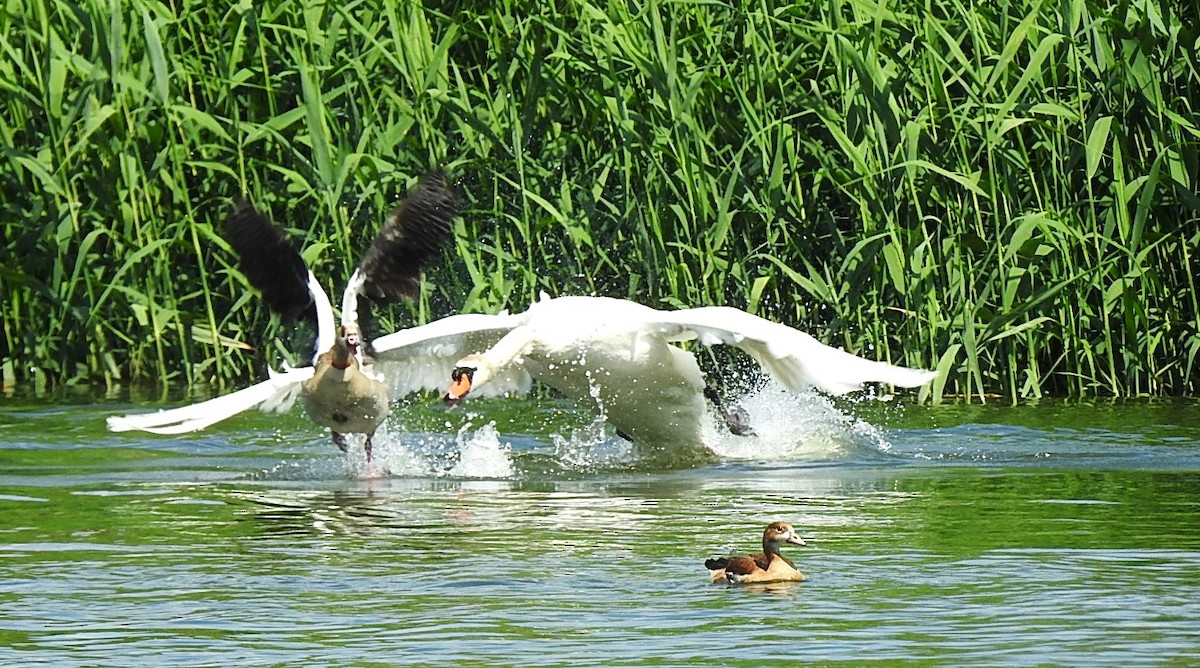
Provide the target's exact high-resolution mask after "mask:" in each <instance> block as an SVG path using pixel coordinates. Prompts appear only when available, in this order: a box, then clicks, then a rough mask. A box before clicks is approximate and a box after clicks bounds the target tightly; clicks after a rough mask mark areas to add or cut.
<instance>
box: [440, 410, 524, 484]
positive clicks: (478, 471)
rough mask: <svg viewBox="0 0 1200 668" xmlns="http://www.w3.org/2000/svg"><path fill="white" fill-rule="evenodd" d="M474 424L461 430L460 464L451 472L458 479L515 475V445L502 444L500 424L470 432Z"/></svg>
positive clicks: (490, 423)
mask: <svg viewBox="0 0 1200 668" xmlns="http://www.w3.org/2000/svg"><path fill="white" fill-rule="evenodd" d="M470 428H471V425H470V424H469V423H468V424H465V425H463V427H462V429H459V430H458V438H457V441H458V463H457V464H455V465H454V467H453V468H451V469H450V471H449V472H448V475H451V476H454V477H456V478H511V477H512V475H513V464H512V448H511V447H509V446H507V445H501V443H500V436H499V433H498V432H497V431H496V423H495V422H489V423H487V424H486V425H484V426H483V427H481V428H480V429H479V430H478V431H475V432H473V433H468V432H469V431H470Z"/></svg>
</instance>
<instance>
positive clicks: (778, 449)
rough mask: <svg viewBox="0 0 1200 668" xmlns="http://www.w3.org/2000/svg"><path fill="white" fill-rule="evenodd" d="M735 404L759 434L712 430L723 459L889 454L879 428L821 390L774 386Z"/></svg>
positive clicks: (709, 442) (753, 392) (712, 445)
mask: <svg viewBox="0 0 1200 668" xmlns="http://www.w3.org/2000/svg"><path fill="white" fill-rule="evenodd" d="M736 403H737V404H738V405H740V406H741V407H742V408H743V409H744V410H745V411H746V413H747V414H748V415H749V418H750V419H749V422H750V426H751V428H753V429H754V433H755V435H754V436H736V435H734V434H730V433H729V432H728V431H726V430H724V429H719V428H715V429H712V430H710V431H709V434H710V436H709V437H708V439H707V441H706V444H707V445H708V446H709V447H710V448H711V449H712V450H713V452H715V453H717V455H718V456H720V457H721V458H722V459H742V460H745V459H756V460H764V459H765V460H827V459H847V458H852V457H855V456H861V455H866V456H872V455H874V456H877V455H879V454H882V453H886V452H889V451H890V450H891V445H890V444H889V443H888V442H887V440H886V439H885V438H884V436H883V432H882V431H880V429H879V428H878V427H875V426H874V425H872V424H870V423H868V422H865V421H863V420H861V419H859V418H856V417H854V416H853V415H849V414H847V413H844V412H842V411H841V410H839V409H838V408H837V407H836V406H835V405H834V404H833V402H832V401H831V400H830V399H829V398H828V397H826V396H824V395H822V394H819V393H817V392H799V393H795V392H788V391H787V390H785V389H783V388H782V387H780V386H779V385H778V384H776V383H774V382H770V383H767V384H766V385H764V386H762V387H760V388H758V389H756V390H751V391H750V392H748V393H746V394H745V395H743V396H742V397H740V398H738V399H737V401H736Z"/></svg>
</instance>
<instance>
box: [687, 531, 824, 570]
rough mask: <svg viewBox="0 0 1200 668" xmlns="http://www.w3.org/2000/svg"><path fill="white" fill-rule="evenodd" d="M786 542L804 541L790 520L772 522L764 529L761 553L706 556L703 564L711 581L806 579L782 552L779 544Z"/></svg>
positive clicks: (801, 543)
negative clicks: (788, 521)
mask: <svg viewBox="0 0 1200 668" xmlns="http://www.w3.org/2000/svg"><path fill="white" fill-rule="evenodd" d="M784 543H790V544H792V545H804V539H802V538H800V536H799V535H798V534H797V533H796V530H795V529H793V528H792V525H790V524H788V523H787V522H772V523H771V524H769V525H767V528H766V530H765V531H763V539H762V546H763V551H762V553H761V554H755V555H751V556H733V557H718V558H716V559H706V560H705V561H704V567H705V568H707V569H708V574H709V579H710V580H711V581H712V582H720V581H724V582H729V583H731V584H750V583H755V582H798V581H803V580H805V579H806V578H805V577H804V574H803V573H801V572H800V571H798V570H796V565H795V564H793V563H792V562H791V561H790V560H788V559H786V558H784V557H783V555H781V554H779V546H780V545H783V544H784Z"/></svg>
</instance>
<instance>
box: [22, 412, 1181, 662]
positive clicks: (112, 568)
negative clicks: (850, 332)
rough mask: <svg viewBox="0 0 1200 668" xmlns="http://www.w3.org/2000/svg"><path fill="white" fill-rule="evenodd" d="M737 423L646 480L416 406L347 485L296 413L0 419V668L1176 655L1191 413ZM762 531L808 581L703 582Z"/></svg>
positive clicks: (604, 449)
mask: <svg viewBox="0 0 1200 668" xmlns="http://www.w3.org/2000/svg"><path fill="white" fill-rule="evenodd" d="M746 403H747V408H748V409H749V410H750V412H751V414H752V417H753V418H754V420H755V427H756V429H757V430H758V431H759V433H760V437H759V438H757V439H732V438H731V439H729V440H728V441H723V442H721V443H719V444H718V449H719V450H720V451H721V452H722V454H723V456H724V458H723V460H722V461H721V462H720V463H718V464H715V465H709V466H704V467H700V468H691V469H685V470H674V471H655V470H645V469H644V468H642V467H641V466H639V464H638V462H637V461H636V460H633V459H631V455H630V453H629V451H628V448H626V447H625V446H624V445H623V443H622V442H621V441H620V440H619V439H613V438H605V434H604V433H603V432H602V430H601V429H599V427H598V425H596V424H594V423H593V421H592V420H591V418H590V416H589V415H588V414H587V413H584V412H580V411H578V410H575V409H573V407H571V406H570V405H568V404H563V403H560V402H554V401H496V402H486V403H485V402H476V403H475V404H474V405H472V406H471V408H470V409H468V410H456V411H451V412H446V411H444V410H442V409H441V408H440V407H438V406H436V405H432V404H429V403H416V404H414V405H412V406H408V407H399V408H398V409H397V411H396V414H395V415H394V416H393V419H392V420H391V422H390V424H389V433H388V435H387V436H386V437H383V438H381V439H380V440H381V444H380V446H379V447H380V450H381V455H382V459H383V461H384V463H385V465H386V466H387V468H388V469H389V470H390V471H391V475H389V476H386V477H382V478H372V479H363V478H361V477H359V474H360V473H361V471H362V464H363V463H362V462H361V461H358V460H354V459H352V460H350V461H347V460H345V459H344V458H343V457H342V456H341V455H340V454H339V453H338V452H337V451H336V449H335V448H334V447H333V446H332V445H331V444H330V443H329V441H328V440H327V437H325V436H323V435H322V434H321V433H320V432H319V430H318V429H317V428H315V427H314V426H312V424H311V423H309V422H307V421H306V420H305V419H304V418H303V417H302V416H301V415H300V414H299V411H295V412H294V413H293V414H292V415H288V416H284V417H283V418H278V417H274V416H263V415H248V416H243V417H239V418H236V419H234V420H231V421H229V422H227V423H224V424H221V425H218V426H216V427H214V428H211V429H210V430H208V431H206V432H203V433H200V434H192V435H187V436H183V437H157V436H149V435H127V434H109V433H107V432H106V431H105V430H104V427H103V418H104V416H106V415H107V414H109V413H112V412H126V411H129V410H133V409H134V407H132V406H130V405H129V404H93V405H63V404H61V403H55V402H50V401H22V400H17V399H5V400H0V439H2V441H3V443H2V445H0V665H5V666H9V665H14V666H15V665H47V666H65V665H180V666H188V665H214V666H216V665H222V666H228V665H242V666H252V665H366V664H372V663H378V664H383V665H515V666H573V665H680V664H708V665H720V666H737V665H745V666H762V665H765V664H766V663H767V662H776V663H778V664H780V665H801V664H809V663H814V664H819V665H828V664H837V663H844V664H853V665H860V664H864V663H872V662H877V663H881V664H886V665H894V664H897V663H933V664H942V665H963V664H972V665H1088V666H1094V665H1131V664H1137V665H1147V664H1150V665H1154V664H1161V665H1196V664H1200V419H1198V417H1197V416H1200V405H1197V404H1196V403H1193V402H1167V403H1134V404H1128V405H1102V406H1078V405H1076V406H1068V405H1063V404H1059V403H1054V404H1045V403H1044V404H1042V405H1040V406H1026V407H1019V408H1001V407H925V406H904V407H900V406H897V405H893V404H890V403H886V402H879V401H865V402H859V403H838V404H837V405H834V404H831V403H829V402H827V401H825V400H824V399H821V398H819V397H801V398H794V397H785V396H783V395H779V394H775V393H771V392H764V393H761V394H759V395H755V396H752V397H749V398H748V399H747V400H746ZM360 457H361V455H360ZM775 519H786V520H790V521H792V522H793V523H794V524H796V526H797V528H798V529H799V530H800V531H801V533H802V534H803V535H804V536H805V537H806V539H807V540H808V541H809V545H808V547H804V548H793V549H791V550H788V551H787V554H789V555H790V556H792V557H794V558H795V560H796V561H797V564H798V566H799V567H800V568H801V570H803V571H805V573H806V574H808V575H809V577H810V580H809V581H808V582H804V583H789V584H786V585H776V586H769V587H729V586H724V585H710V584H708V582H707V577H706V576H707V574H706V572H705V571H704V568H703V566H702V562H703V559H704V558H705V557H708V556H715V555H719V554H725V553H728V552H729V551H730V550H731V549H738V550H749V549H751V548H755V547H756V543H757V541H758V537H759V536H760V535H761V531H762V527H763V526H764V525H765V524H766V523H767V522H768V521H771V520H775ZM755 551H757V550H755ZM451 662H452V663H451Z"/></svg>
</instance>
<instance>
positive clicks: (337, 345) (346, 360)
mask: <svg viewBox="0 0 1200 668" xmlns="http://www.w3.org/2000/svg"><path fill="white" fill-rule="evenodd" d="M361 344H362V332H361V331H359V329H358V325H355V324H344V325H342V326H341V327H340V328H339V329H338V331H337V336H335V337H334V339H333V356H332V357H333V359H332V360H330V363H331V364H332V365H333V366H335V367H337V368H339V369H345V368H346V367H348V366H350V361H351V360H352V359H354V358H355V357H357V356H358V347H359V346H360V345H361Z"/></svg>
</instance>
